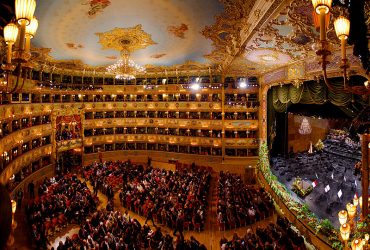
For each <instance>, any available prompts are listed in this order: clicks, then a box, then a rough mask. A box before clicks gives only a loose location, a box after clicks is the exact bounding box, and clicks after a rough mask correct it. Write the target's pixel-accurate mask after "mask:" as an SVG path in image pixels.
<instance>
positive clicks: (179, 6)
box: [32, 0, 223, 66]
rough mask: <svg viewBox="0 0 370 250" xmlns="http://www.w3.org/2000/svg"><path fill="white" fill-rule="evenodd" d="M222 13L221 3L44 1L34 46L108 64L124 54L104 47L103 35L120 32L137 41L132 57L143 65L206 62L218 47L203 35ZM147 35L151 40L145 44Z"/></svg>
mask: <svg viewBox="0 0 370 250" xmlns="http://www.w3.org/2000/svg"><path fill="white" fill-rule="evenodd" d="M222 11H223V6H222V4H221V3H220V2H219V1H218V0H201V1H199V0H137V1H123V0H53V1H45V0H43V1H38V2H37V9H36V14H35V15H36V16H37V17H38V19H39V24H40V26H39V29H38V32H37V35H36V37H35V38H34V39H33V41H32V43H33V45H34V46H35V47H42V48H51V52H50V56H51V57H52V58H54V59H56V60H81V61H82V62H83V63H86V64H88V65H92V66H101V65H107V64H112V63H114V62H115V61H116V60H117V57H119V54H120V53H119V51H117V48H112V47H109V46H104V45H103V44H101V43H99V33H105V32H108V31H112V30H113V29H115V28H120V29H122V30H126V36H128V39H129V40H130V42H131V43H136V45H137V49H135V50H134V51H132V55H131V56H132V58H133V59H134V60H135V62H137V63H139V64H142V65H147V64H150V65H166V66H168V65H174V64H180V63H184V62H186V61H195V62H199V63H205V62H206V59H205V58H204V57H203V55H204V54H207V53H210V52H211V50H212V47H211V41H209V40H207V39H206V38H205V37H204V36H202V35H201V31H202V29H203V28H204V27H205V26H206V25H210V24H212V23H213V22H214V16H215V15H216V14H219V13H221V12H222ZM135 27H138V30H139V31H138V30H136V31H135V29H134V28H135ZM114 35H118V36H119V34H113V36H114ZM124 36H125V35H124ZM124 36H123V38H122V39H123V40H125V37H124ZM143 36H147V38H148V39H149V40H150V42H148V41H149V40H147V41H143V40H141V39H140V38H143ZM116 38H117V37H111V39H113V40H114V39H116ZM137 38H139V39H137ZM126 40H127V39H126ZM126 42H127V41H126ZM147 42H148V43H147ZM140 43H147V44H145V46H141V45H143V44H140Z"/></svg>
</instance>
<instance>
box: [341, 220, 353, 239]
mask: <svg viewBox="0 0 370 250" xmlns="http://www.w3.org/2000/svg"><path fill="white" fill-rule="evenodd" d="M350 233H351V228H350V226H349V224H347V223H344V224H343V225H341V226H340V236H342V239H343V240H344V241H347V240H348V239H349V235H350Z"/></svg>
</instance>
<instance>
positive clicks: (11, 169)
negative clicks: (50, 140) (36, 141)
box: [0, 145, 53, 184]
mask: <svg viewBox="0 0 370 250" xmlns="http://www.w3.org/2000/svg"><path fill="white" fill-rule="evenodd" d="M52 147H53V146H52V145H46V146H43V147H39V148H36V149H33V150H31V151H29V152H27V153H24V154H22V155H20V156H19V157H17V158H16V159H14V160H13V161H12V162H10V164H9V165H8V166H7V167H6V168H5V169H4V171H3V172H2V173H1V175H0V183H3V184H5V183H7V182H8V180H9V178H10V177H11V176H12V175H13V174H14V173H17V172H18V171H20V170H21V169H22V168H23V167H25V166H28V165H29V164H31V163H32V162H34V161H35V160H38V159H40V158H42V157H44V156H47V155H50V154H51V152H52Z"/></svg>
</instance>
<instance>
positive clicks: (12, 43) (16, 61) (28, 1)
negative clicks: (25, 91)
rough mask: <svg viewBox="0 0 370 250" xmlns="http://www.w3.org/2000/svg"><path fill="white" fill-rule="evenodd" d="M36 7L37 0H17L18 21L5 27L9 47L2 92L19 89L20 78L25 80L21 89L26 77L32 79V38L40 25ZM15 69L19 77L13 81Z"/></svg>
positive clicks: (5, 38) (4, 65)
mask: <svg viewBox="0 0 370 250" xmlns="http://www.w3.org/2000/svg"><path fill="white" fill-rule="evenodd" d="M35 9H36V0H15V15H16V22H15V23H14V22H11V23H9V24H8V25H6V26H5V27H4V40H5V42H6V44H7V47H8V49H7V56H6V63H5V64H3V65H1V68H2V70H4V78H5V80H4V81H2V84H1V85H0V92H5V93H8V94H9V93H13V92H15V91H17V90H18V86H19V80H20V78H23V82H22V85H21V86H20V88H19V89H22V88H23V85H24V82H25V80H26V79H31V71H32V68H33V64H32V63H31V62H30V61H29V60H30V58H31V52H30V48H31V38H33V37H34V35H35V34H36V30H37V27H38V21H37V19H36V18H35V17H34V16H33V14H34V12H35ZM13 47H14V48H13ZM15 69H17V78H16V81H15V82H14V83H12V82H11V81H12V79H11V77H10V76H11V75H12V73H13V71H14V70H15ZM12 85H13V86H12ZM11 86H12V87H11Z"/></svg>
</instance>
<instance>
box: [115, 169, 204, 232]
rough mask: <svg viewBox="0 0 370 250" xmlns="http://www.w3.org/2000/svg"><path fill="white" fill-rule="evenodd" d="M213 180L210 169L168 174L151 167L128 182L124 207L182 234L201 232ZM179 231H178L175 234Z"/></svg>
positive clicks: (124, 186)
mask: <svg viewBox="0 0 370 250" xmlns="http://www.w3.org/2000/svg"><path fill="white" fill-rule="evenodd" d="M210 180H211V172H210V170H208V169H201V168H197V167H196V166H194V165H192V167H191V168H190V169H184V170H181V171H175V172H173V171H168V170H163V169H158V168H151V167H148V168H146V169H143V171H142V172H140V173H138V175H136V176H135V177H134V178H133V179H130V180H127V181H125V182H124V184H123V188H122V189H121V191H120V198H121V201H122V205H123V206H125V207H126V208H128V209H131V210H133V211H135V212H137V213H139V214H142V215H144V216H146V217H147V218H149V219H151V220H152V221H153V223H154V221H158V222H161V223H163V224H165V225H167V226H168V227H170V228H173V229H175V230H177V231H179V233H180V234H182V230H183V229H184V228H185V229H194V230H198V231H200V230H202V228H203V226H204V222H205V216H206V214H205V213H206V208H207V193H208V189H209V185H210ZM175 232H176V231H175Z"/></svg>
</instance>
